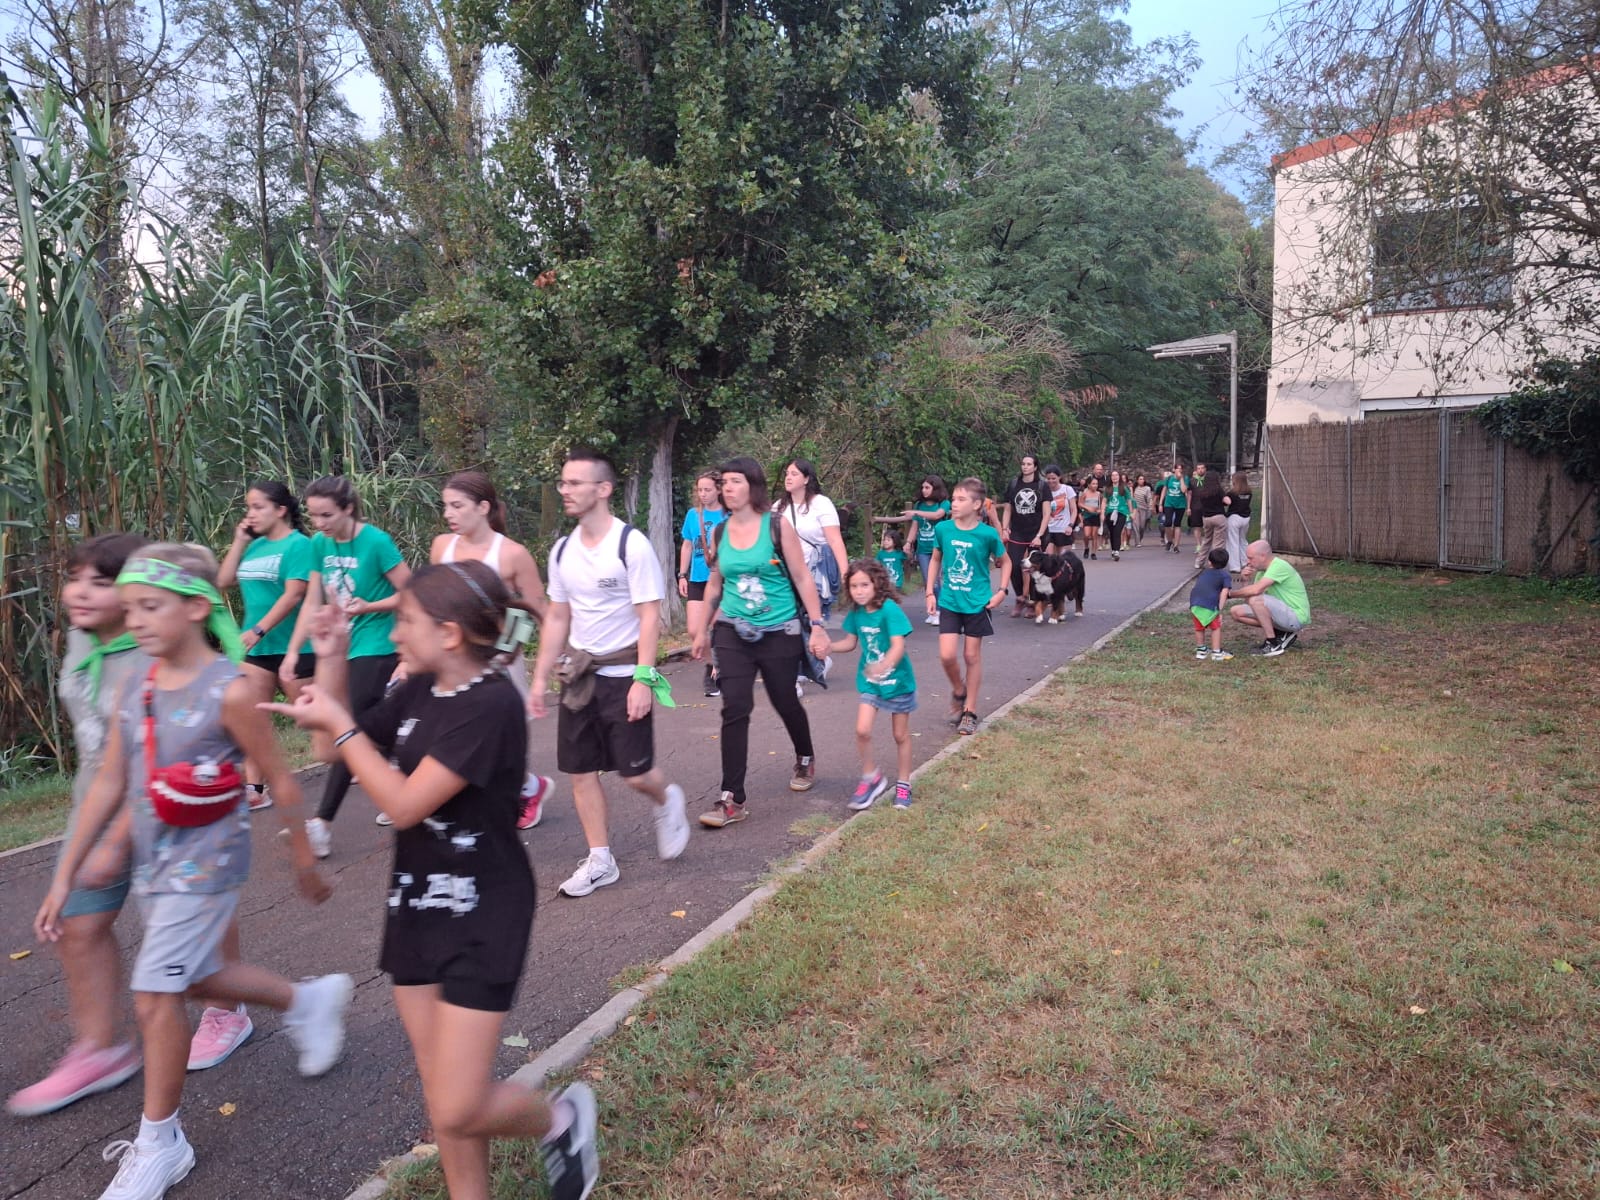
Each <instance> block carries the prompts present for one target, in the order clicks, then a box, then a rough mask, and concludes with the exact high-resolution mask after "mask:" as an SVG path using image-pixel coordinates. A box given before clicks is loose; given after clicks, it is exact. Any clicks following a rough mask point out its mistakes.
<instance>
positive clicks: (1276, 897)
mask: <svg viewBox="0 0 1600 1200" xmlns="http://www.w3.org/2000/svg"><path fill="white" fill-rule="evenodd" d="M1313 599H1314V601H1315V602H1316V603H1317V604H1318V606H1319V615H1318V620H1317V623H1316V625H1315V626H1314V627H1313V629H1312V631H1311V632H1310V633H1308V635H1307V636H1306V638H1305V639H1304V644H1305V648H1304V649H1301V650H1296V651H1294V652H1291V653H1290V654H1289V655H1287V656H1285V657H1283V658H1279V659H1276V660H1265V661H1263V660H1254V659H1249V658H1243V657H1241V658H1239V659H1236V660H1235V661H1234V662H1232V663H1228V664H1207V663H1195V662H1193V661H1192V659H1190V658H1189V653H1188V650H1189V641H1188V635H1187V632H1186V630H1185V628H1184V625H1183V623H1182V622H1181V621H1180V620H1179V619H1178V618H1177V617H1176V616H1163V617H1152V618H1148V619H1147V620H1146V621H1145V622H1144V623H1142V624H1141V625H1140V626H1138V627H1136V628H1135V629H1133V630H1131V631H1130V632H1129V633H1128V634H1127V635H1125V636H1124V637H1122V638H1121V639H1119V640H1118V641H1117V642H1116V643H1115V644H1114V645H1113V646H1111V647H1109V648H1108V649H1107V650H1106V652H1104V653H1103V654H1101V655H1099V656H1097V657H1096V659H1095V660H1094V661H1093V662H1092V663H1090V664H1086V665H1084V666H1081V667H1078V668H1074V669H1073V670H1072V671H1071V673H1070V674H1069V675H1068V676H1067V677H1066V679H1065V680H1064V681H1062V682H1058V683H1057V684H1056V686H1055V687H1054V688H1052V689H1051V690H1050V691H1048V692H1047V693H1045V694H1044V695H1043V696H1041V697H1040V698H1039V699H1037V700H1036V701H1034V702H1033V703H1031V704H1030V705H1028V706H1026V707H1025V708H1024V709H1022V710H1020V711H1017V712H1015V713H1014V714H1013V715H1012V716H1011V717H1010V718H1009V719H1007V720H1005V721H1002V722H1000V723H998V724H997V726H996V727H994V728H993V729H991V730H990V731H988V732H987V733H985V734H984V735H982V736H980V737H977V738H975V739H973V740H972V741H971V742H970V743H968V744H967V746H966V751H967V752H966V753H965V754H964V755H963V756H962V757H959V758H957V759H954V760H950V761H947V762H946V763H945V764H944V765H943V766H941V767H940V768H939V769H937V770H936V771H934V772H932V773H930V775H929V776H927V777H926V778H924V779H923V781H922V782H921V783H920V784H919V787H918V804H917V806H916V807H915V808H914V809H913V810H912V811H911V812H909V813H895V812H892V811H891V812H881V813H879V812H874V813H872V814H870V815H869V817H868V818H867V819H865V820H862V821H858V822H855V823H854V824H853V825H852V826H851V828H850V829H849V830H848V831H847V834H846V839H845V845H844V847H843V849H842V850H841V851H840V852H839V853H838V854H836V855H834V856H833V857H832V858H831V859H830V860H829V862H828V863H827V864H826V865H825V866H824V867H823V868H822V869H821V870H819V871H816V872H814V873H812V874H809V875H807V876H804V877H801V878H799V879H796V880H795V881H794V882H792V883H791V884H790V885H788V886H786V887H785V888H784V890H783V891H782V893H781V894H780V895H779V897H778V898H777V899H776V900H775V901H774V902H773V903H772V904H771V905H769V906H768V907H767V908H766V909H765V910H764V911H763V912H762V913H761V915H760V916H759V917H758V919H757V920H756V921H755V922H754V923H753V925H752V926H751V927H750V928H749V929H748V930H747V931H746V932H745V933H744V934H742V935H741V936H739V937H738V938H737V939H735V940H734V941H732V942H730V943H725V944H723V945H722V946H720V947H718V948H716V949H715V950H713V951H712V952H711V953H709V954H707V955H705V956H704V957H702V959H701V960H699V961H698V962H696V963H695V964H693V965H692V966H691V967H689V968H686V969H684V970H683V971H680V972H679V973H678V974H677V975H676V976H675V977H674V979H673V980H672V981H671V983H670V984H669V985H668V986H667V987H666V988H664V989H663V990H662V991H661V992H658V993H657V994H656V996H654V997H653V998H652V1000H651V1002H650V1003H649V1004H648V1006H647V1007H646V1008H645V1009H642V1010H641V1012H640V1015H639V1018H638V1020H637V1021H636V1023H635V1024H634V1025H633V1026H632V1027H631V1028H630V1029H628V1030H625V1031H624V1032H623V1033H622V1034H621V1035H620V1036H619V1037H617V1038H616V1039H615V1040H614V1041H613V1042H611V1043H610V1044H608V1045H607V1046H606V1047H605V1048H604V1049H603V1050H602V1051H601V1052H600V1053H599V1054H597V1055H595V1056H594V1057H593V1058H592V1059H591V1060H590V1063H589V1064H588V1066H587V1068H586V1070H587V1073H588V1075H589V1077H590V1078H592V1079H593V1080H594V1086H595V1087H596V1089H597V1091H598V1092H599V1094H600V1097H601V1103H602V1106H603V1107H602V1117H603V1120H604V1122H605V1128H604V1135H605V1136H604V1142H603V1147H602V1149H603V1170H604V1180H605V1182H604V1184H603V1186H602V1189H601V1191H600V1193H599V1194H600V1195H614V1196H623V1195H626V1196H629V1197H641V1198H643V1197H661V1198H663V1200H665V1198H668V1197H671V1198H673V1200H681V1198H684V1197H707V1198H723V1197H726V1198H732V1197H795V1198H799V1197H820V1196H828V1197H833V1196H838V1197H868V1196H871V1197H895V1198H905V1200H914V1198H924V1197H926V1198H932V1197H969V1196H970V1197H978V1196H985V1197H1007V1198H1011V1197H1041V1198H1042V1197H1061V1196H1119V1197H1140V1198H1143V1197H1150V1198H1154V1197H1174V1196H1183V1197H1204V1196H1219V1197H1220V1196H1227V1197H1265V1196H1273V1197H1278V1196H1294V1197H1357V1196H1360V1197H1368V1196H1371V1197H1534V1196H1538V1197H1592V1196H1595V1195H1597V1194H1600V1144H1597V1133H1600V1053H1597V1044H1596V1040H1595V1036H1594V1034H1593V1030H1594V1029H1595V1027H1596V1022H1597V1018H1600V995H1597V991H1596V986H1595V975H1596V973H1597V972H1600V949H1597V946H1596V942H1595V937H1594V924H1593V922H1594V914H1595V911H1596V908H1597V905H1600V848H1597V847H1600V838H1597V834H1600V828H1597V824H1600V823H1597V820H1596V802H1597V800H1600V746H1597V744H1596V739H1595V738H1594V735H1593V731H1594V721H1595V718H1594V714H1595V711H1596V705H1597V702H1600V679H1597V678H1596V677H1595V676H1594V674H1593V672H1592V671H1590V669H1589V665H1590V664H1591V663H1592V662H1593V660H1594V653H1593V648H1594V647H1595V646H1597V645H1600V608H1597V607H1596V606H1595V605H1593V604H1587V605H1585V604H1582V603H1576V602H1572V601H1566V600H1561V599H1558V598H1555V597H1552V596H1551V595H1550V594H1549V593H1548V592H1547V591H1544V590H1541V589H1538V588H1534V587H1528V586H1525V585H1518V584H1509V583H1506V582H1504V581H1497V580H1477V579H1463V578H1461V577H1451V578H1448V579H1445V580H1444V581H1443V582H1435V577H1432V576H1428V575H1417V574H1410V573H1401V572H1374V571H1370V570H1367V571H1358V570H1340V571H1337V572H1333V573H1328V574H1325V575H1324V577H1322V578H1319V579H1317V580H1316V581H1315V582H1314V584H1313ZM1235 649H1238V647H1237V646H1236V647H1235ZM1090 696H1092V697H1094V698H1095V705H1094V708H1095V710H1096V712H1097V713H1098V714H1100V717H1099V719H1091V720H1087V721H1086V720H1084V719H1082V718H1081V717H1078V716H1074V717H1070V718H1069V717H1066V716H1064V714H1065V713H1067V712H1068V711H1069V706H1081V704H1082V702H1083V700H1084V698H1085V697H1090ZM1076 711H1077V712H1079V713H1081V712H1082V708H1081V707H1078V708H1077V709H1076ZM1107 731H1111V732H1112V733H1114V734H1115V736H1113V737H1107V736H1106V733H1107ZM500 1165H501V1178H500V1183H501V1185H502V1186H501V1190H500V1192H499V1193H498V1194H499V1195H503V1196H507V1197H509V1196H512V1195H525V1194H527V1191H526V1189H527V1187H528V1184H527V1182H526V1181H527V1180H529V1179H536V1178H538V1176H539V1168H538V1166H537V1155H536V1154H535V1153H534V1152H533V1150H532V1148H531V1147H527V1146H519V1147H510V1148H507V1150H506V1151H505V1153H504V1154H503V1155H502V1157H501V1159H500ZM518 1188H520V1189H522V1190H520V1191H519V1190H517V1189H518ZM396 1191H397V1194H400V1195H405V1196H408V1197H419V1196H425V1195H437V1194H440V1192H439V1187H438V1180H437V1177H436V1176H434V1175H432V1174H431V1173H430V1172H428V1171H421V1172H416V1173H414V1176H413V1178H412V1179H411V1180H410V1181H408V1182H406V1183H404V1184H402V1185H400V1186H399V1187H398V1188H397V1189H396Z"/></svg>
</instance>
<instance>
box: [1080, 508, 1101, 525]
mask: <svg viewBox="0 0 1600 1200" xmlns="http://www.w3.org/2000/svg"><path fill="white" fill-rule="evenodd" d="M1083 527H1084V528H1085V529H1099V528H1100V514H1099V513H1097V512H1094V513H1092V512H1086V513H1084V514H1083Z"/></svg>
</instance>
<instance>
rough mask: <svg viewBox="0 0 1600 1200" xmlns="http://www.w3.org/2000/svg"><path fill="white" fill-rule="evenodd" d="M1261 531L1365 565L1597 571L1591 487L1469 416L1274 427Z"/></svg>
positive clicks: (1286, 546)
mask: <svg viewBox="0 0 1600 1200" xmlns="http://www.w3.org/2000/svg"><path fill="white" fill-rule="evenodd" d="M1267 434H1268V436H1267V456H1266V457H1267V462H1266V479H1267V482H1266V494H1267V513H1266V527H1265V529H1266V537H1267V538H1268V539H1269V540H1270V541H1271V542H1272V544H1273V547H1274V548H1275V549H1277V550H1280V551H1283V552H1286V553H1290V554H1310V555H1315V556H1317V557H1321V558H1349V559H1354V560H1358V561H1362V562H1377V563H1401V564H1406V565H1415V566H1443V567H1455V568H1460V569H1464V570H1483V571H1495V570H1499V571H1505V572H1507V573H1509V574H1514V575H1549V576H1564V575H1581V574H1587V573H1590V572H1592V571H1594V570H1596V567H1597V565H1600V564H1597V563H1596V561H1595V557H1594V549H1593V546H1592V544H1591V539H1593V538H1594V537H1595V534H1596V517H1595V499H1596V492H1595V489H1594V488H1593V487H1589V486H1585V485H1581V484H1577V483H1574V482H1573V481H1572V480H1571V479H1570V478H1568V477H1567V475H1566V473H1565V471H1563V470H1562V466H1561V463H1560V462H1559V461H1557V460H1555V459H1553V458H1548V457H1546V458H1538V457H1535V456H1533V455H1531V454H1528V453H1527V452H1526V451H1523V450H1519V449H1517V448H1516V447H1515V446H1511V445H1508V444H1506V443H1505V442H1503V441H1500V440H1499V439H1497V438H1494V437H1491V436H1490V435H1489V434H1488V433H1487V432H1486V431H1485V430H1484V428H1483V427H1482V426H1481V425H1480V424H1479V423H1478V422H1477V420H1476V419H1474V418H1473V416H1472V414H1471V413H1468V412H1462V411H1459V410H1457V411H1448V410H1441V411H1438V412H1433V413H1417V414H1410V413H1407V414H1397V415H1394V416H1387V415H1385V416H1372V417H1369V418H1368V419H1367V420H1364V421H1359V422H1354V421H1352V422H1346V423H1344V424H1327V423H1324V424H1314V425H1280V426H1273V427H1272V428H1270V429H1269V430H1268V431H1267Z"/></svg>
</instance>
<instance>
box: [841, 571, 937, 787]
mask: <svg viewBox="0 0 1600 1200" xmlns="http://www.w3.org/2000/svg"><path fill="white" fill-rule="evenodd" d="M845 590H846V591H848V592H849V593H850V611H849V612H848V613H846V614H845V618H844V637H842V638H840V639H839V640H838V641H836V642H834V643H833V645H832V647H831V649H832V650H833V652H834V653H835V654H846V653H848V652H850V651H851V650H854V649H855V648H856V646H857V645H860V647H861V659H860V661H859V662H858V663H857V665H856V691H857V693H859V695H860V698H861V703H860V704H859V705H858V706H857V708H856V751H857V753H859V754H860V755H861V779H860V780H859V781H858V782H857V784H856V790H855V794H854V795H853V796H852V797H851V798H850V807H851V808H852V809H854V810H855V811H857V812H859V811H860V810H862V809H864V808H871V807H872V802H873V801H874V800H876V799H877V798H878V797H879V796H881V795H883V793H884V792H886V791H888V790H889V780H888V779H887V778H885V776H884V774H883V772H882V771H880V770H878V768H877V767H876V766H875V765H874V763H873V758H872V726H873V724H874V723H875V719H876V717H877V715H878V710H879V709H882V710H883V711H884V712H887V713H888V714H889V730H890V732H891V733H892V734H893V735H894V745H895V754H896V758H895V763H896V769H897V771H898V776H897V778H896V780H895V785H894V806H895V807H896V808H909V807H910V806H911V714H912V713H914V712H915V711H916V710H917V677H916V675H915V674H914V673H913V672H912V670H911V660H910V659H909V658H907V657H906V638H907V637H909V636H910V634H911V631H912V625H911V618H910V617H908V616H906V614H905V610H904V609H902V608H901V607H900V605H899V604H897V603H895V599H894V597H895V586H894V581H893V580H892V579H890V578H889V573H888V571H886V570H885V569H884V566H883V563H881V562H878V561H874V560H871V559H865V558H858V559H857V560H856V561H855V562H853V563H851V564H850V567H849V569H848V570H847V571H846V572H845Z"/></svg>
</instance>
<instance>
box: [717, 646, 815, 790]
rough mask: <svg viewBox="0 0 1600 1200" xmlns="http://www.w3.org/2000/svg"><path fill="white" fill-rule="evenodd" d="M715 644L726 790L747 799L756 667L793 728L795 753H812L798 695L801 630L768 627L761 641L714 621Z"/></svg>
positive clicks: (791, 737)
mask: <svg viewBox="0 0 1600 1200" xmlns="http://www.w3.org/2000/svg"><path fill="white" fill-rule="evenodd" d="M711 650H712V653H713V654H714V655H715V656H716V664H717V684H718V686H719V687H721V688H722V737H721V738H720V739H719V740H720V741H721V743H722V790H723V791H725V792H732V793H733V799H734V801H735V802H736V803H738V804H743V803H744V774H745V768H746V766H748V764H749V758H750V713H751V712H752V711H753V710H754V708H755V706H756V672H758V671H759V672H760V673H761V682H762V683H764V684H766V686H767V699H768V700H770V701H771V702H772V707H773V708H774V709H775V710H776V711H777V713H778V716H779V717H780V718H782V720H783V727H784V728H785V729H787V730H788V731H789V741H790V742H792V743H793V744H794V752H795V757H797V758H809V757H810V756H811V722H810V720H809V719H808V718H807V717H806V706H805V705H804V704H802V703H800V697H799V696H797V695H795V692H794V680H795V676H796V675H798V674H799V672H800V657H801V650H802V646H801V642H800V635H799V634H798V633H769V634H767V635H766V636H765V637H763V638H762V639H761V640H760V641H759V642H747V641H745V640H744V639H743V638H741V637H740V636H739V635H738V634H737V633H736V632H734V628H733V626H731V625H729V624H728V623H727V622H726V621H716V622H714V623H713V624H712V626H711Z"/></svg>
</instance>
